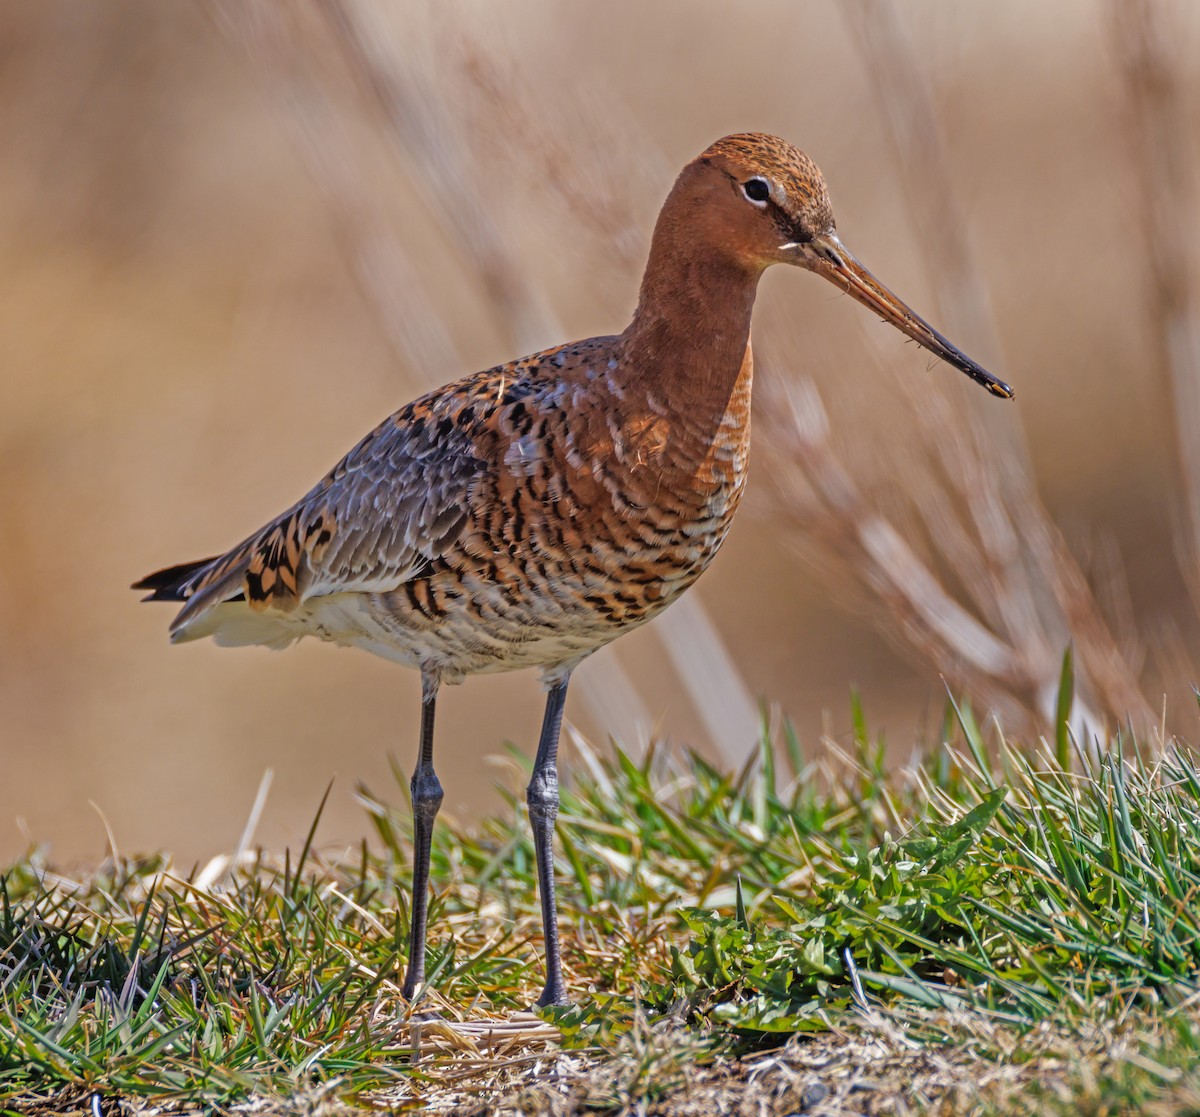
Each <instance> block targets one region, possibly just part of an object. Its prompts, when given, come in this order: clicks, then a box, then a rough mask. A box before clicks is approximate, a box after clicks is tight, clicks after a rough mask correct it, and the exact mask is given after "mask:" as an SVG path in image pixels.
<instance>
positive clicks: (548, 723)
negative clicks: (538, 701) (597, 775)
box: [526, 675, 570, 1007]
mask: <svg viewBox="0 0 1200 1117" xmlns="http://www.w3.org/2000/svg"><path fill="white" fill-rule="evenodd" d="M569 681H570V676H569V675H568V676H567V677H566V678H564V679H563V680H562V681H561V682H559V683H556V684H555V685H554V686H553V687H551V688H550V694H549V696H548V697H547V699H546V715H545V717H544V718H543V719H542V736H541V738H540V739H539V741H538V751H537V759H536V760H535V761H534V762H533V776H532V778H531V779H530V781H529V787H528V789H527V791H526V800H527V802H528V803H529V821H530V823H532V825H533V849H534V853H535V854H536V856H537V869H538V892H539V893H540V897H541V901H542V930H543V932H544V934H545V939H546V987H545V989H543V990H542V995H541V996H540V997H538V1001H537V1003H538V1006H539V1007H544V1006H546V1005H565V1004H568V1003H569V1002H568V1000H567V990H566V987H565V986H564V985H563V976H562V958H561V956H560V955H559V949H558V909H557V907H556V906H555V901H554V820H555V819H556V818H557V817H558V733H559V730H560V729H561V728H562V717H563V705H564V704H565V702H566V699H567V683H568V682H569Z"/></svg>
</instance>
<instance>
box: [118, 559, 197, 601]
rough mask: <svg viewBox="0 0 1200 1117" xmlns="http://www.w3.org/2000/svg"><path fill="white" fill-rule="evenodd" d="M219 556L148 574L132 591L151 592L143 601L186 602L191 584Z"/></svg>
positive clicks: (194, 560) (180, 564)
mask: <svg viewBox="0 0 1200 1117" xmlns="http://www.w3.org/2000/svg"><path fill="white" fill-rule="evenodd" d="M216 558H217V556H215V555H214V556H213V557H212V558H206V559H193V560H192V561H191V562H181V563H179V564H178V565H177V566H168V567H166V568H165V569H163V570H156V571H155V572H154V573H153V574H147V575H146V577H144V578H142V579H140V580H139V581H136V582H134V583H133V585H132V586H130V587H129V588H130V589H135V590H149V591H150V593H148V594H147V595H146V596H145V597H143V598H142V600H143V601H186V600H187V599H188V597H189V596H190V593H189V583H191V582H193V581H195V576H196V575H197V574H199V573H200V571H202V570H203V569H204V568H205V567H206V566H210V565H211V564H212V563H213V562H215V561H216Z"/></svg>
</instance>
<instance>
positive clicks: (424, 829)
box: [401, 682, 442, 1001]
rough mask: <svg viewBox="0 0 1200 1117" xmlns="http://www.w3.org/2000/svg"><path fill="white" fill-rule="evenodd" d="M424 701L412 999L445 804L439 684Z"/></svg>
mask: <svg viewBox="0 0 1200 1117" xmlns="http://www.w3.org/2000/svg"><path fill="white" fill-rule="evenodd" d="M423 694H424V701H423V702H422V704H421V755H420V756H419V757H418V758H417V767H416V770H415V771H414V772H413V778H412V783H411V784H410V785H409V786H410V787H411V788H412V807H413V893H412V934H411V936H410V937H409V943H408V972H407V973H406V974H405V975H404V987H403V989H402V990H401V992H402V993H403V994H404V999H405V1000H406V1001H411V1000H412V998H413V994H414V993H415V992H416V990H417V986H418V985H419V984H421V983H422V982H423V981H424V980H425V924H426V921H427V919H428V915H429V851H430V847H431V844H432V838H433V820H434V819H435V818H436V817H437V813H438V808H439V807H440V806H441V805H442V785H441V784H440V783H438V778H437V773H436V772H434V770H433V710H434V706H435V704H436V702H437V685H436V683H434V684H430V683H428V682H426V685H425V687H424V688H423Z"/></svg>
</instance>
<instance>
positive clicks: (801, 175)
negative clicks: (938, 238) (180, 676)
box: [133, 133, 1013, 1006]
mask: <svg viewBox="0 0 1200 1117" xmlns="http://www.w3.org/2000/svg"><path fill="white" fill-rule="evenodd" d="M775 264H790V265H793V266H796V267H800V268H804V269H806V270H808V271H811V272H815V273H816V274H817V275H820V276H823V277H824V278H825V279H827V280H829V281H831V282H832V283H833V284H834V285H835V286H837V287H838V288H840V289H841V290H842V291H844V292H845V293H846V294H848V295H850V296H851V297H852V298H854V299H856V300H857V301H858V302H860V303H862V304H863V305H865V306H866V307H867V308H869V309H870V310H872V311H874V312H875V313H876V314H877V315H878V316H879V317H880V318H882V319H883V320H884V321H886V322H889V323H891V324H892V325H893V326H895V327H897V328H898V329H899V330H901V331H902V332H903V333H905V334H907V335H908V337H910V338H911V339H913V340H914V341H916V342H917V343H918V344H919V345H921V346H923V347H924V348H925V349H927V350H928V351H929V352H930V353H932V354H934V355H936V356H937V357H939V358H941V359H942V360H943V361H945V362H946V363H948V364H949V365H951V366H953V367H954V368H957V369H959V370H960V371H961V372H963V373H965V374H966V375H967V376H968V377H970V378H971V379H972V380H974V381H976V382H977V383H979V384H981V385H982V386H983V387H984V388H986V389H987V390H988V391H989V392H991V393H992V394H993V395H995V396H998V397H1001V398H1005V399H1008V398H1011V397H1012V395H1013V390H1012V388H1011V387H1010V386H1009V385H1008V384H1006V383H1005V382H1004V381H1002V380H999V379H997V378H996V377H994V376H992V374H991V373H989V372H987V371H986V370H985V369H984V368H982V367H981V366H980V365H979V364H977V363H976V362H975V361H973V360H972V359H971V358H970V357H968V356H966V354H964V353H963V352H961V351H960V350H959V349H957V348H956V347H955V346H954V345H952V344H951V343H950V342H949V341H947V340H946V338H945V337H943V336H942V335H941V334H940V333H938V332H937V331H936V330H935V329H934V328H933V327H932V326H930V325H929V324H928V323H927V322H926V321H925V320H924V319H923V318H921V317H919V316H918V315H917V314H916V313H915V312H913V311H912V310H911V309H909V307H908V306H907V305H905V303H903V302H902V301H901V300H900V299H899V298H897V297H896V296H895V295H894V294H892V292H891V291H889V290H888V289H887V288H886V287H884V286H883V284H882V283H880V282H879V280H877V279H876V278H875V277H874V276H873V275H872V274H871V272H869V271H868V270H867V269H866V268H865V267H864V266H863V265H862V264H860V263H859V262H858V260H857V259H856V258H855V257H854V256H853V255H852V254H851V253H850V251H849V250H848V249H847V248H846V247H845V245H843V243H842V241H841V239H840V237H839V235H838V232H837V227H836V224H835V222H834V216H833V210H832V207H831V204H830V200H829V193H828V190H827V188H826V185H825V180H824V178H823V177H822V175H821V172H820V170H818V168H817V166H816V164H815V163H814V162H813V161H812V159H810V158H809V157H808V156H807V155H806V154H804V153H803V152H802V151H800V150H799V149H798V148H796V147H794V146H792V145H791V144H790V143H788V142H787V141H785V140H782V139H779V138H778V137H775V136H771V135H766V134H762V133H742V134H737V135H730V136H725V137H724V138H722V139H720V140H718V141H717V142H716V143H713V144H712V145H711V146H709V147H708V148H706V149H705V150H704V151H703V152H701V153H700V154H699V155H698V156H697V157H696V158H694V159H693V160H691V162H689V163H687V165H686V166H684V168H683V170H682V171H681V172H680V174H679V176H678V178H677V179H676V181H675V183H674V185H673V186H672V188H671V190H670V192H669V193H668V195H667V198H666V200H665V202H664V204H663V206H662V209H661V211H660V213H659V215H658V220H657V222H656V224H655V226H654V231H653V234H652V237H651V242H650V249H649V255H648V259H647V263H646V268H645V272H644V275H643V278H642V281H641V287H640V291H639V295H638V299H637V304H636V308H635V310H634V313H633V316H632V318H631V320H630V322H629V325H628V326H627V327H626V328H625V329H624V331H623V332H621V333H619V334H614V335H611V336H605V337H594V338H589V339H587V340H583V341H576V342H572V343H569V344H565V345H559V346H556V347H554V348H551V349H546V350H544V351H542V352H539V353H534V354H533V355H531V356H527V357H523V358H521V359H519V360H514V361H510V362H508V363H507V364H501V365H497V366H496V367H494V368H490V369H486V370H484V371H482V372H477V373H474V374H472V375H468V376H465V377H462V378H461V379H458V380H455V381H453V382H451V383H449V384H446V385H444V386H442V387H440V388H435V389H434V390H433V391H431V392H428V393H427V394H425V395H423V396H421V397H420V398H419V399H416V400H414V401H413V402H411V403H409V404H407V405H406V406H404V407H402V408H400V410H398V411H396V412H395V413H394V414H392V415H390V416H389V417H388V418H386V419H385V420H384V421H383V422H382V423H380V424H379V425H378V426H377V427H375V429H374V430H372V431H371V432H370V433H369V434H367V435H366V437H364V438H363V439H362V440H361V441H360V442H359V443H358V444H357V445H356V446H355V447H354V448H353V449H352V450H350V452H349V453H348V454H346V456H345V457H344V458H342V460H341V461H340V462H338V464H337V465H335V466H334V467H333V469H332V470H331V471H330V472H329V473H328V474H326V476H325V477H324V478H323V479H322V480H320V481H319V482H318V483H317V484H316V485H315V486H314V487H313V488H312V489H310V490H309V491H308V492H307V493H306V494H305V495H304V496H302V497H301V498H300V499H299V500H298V501H297V502H296V503H295V504H293V505H292V506H291V507H290V508H288V509H287V510H286V511H284V512H283V513H281V514H280V515H278V516H276V517H275V518H274V519H272V520H271V521H270V522H268V523H267V524H266V525H265V526H264V527H262V528H261V529H259V530H258V531H255V532H254V533H253V534H251V535H250V536H248V537H247V538H246V539H244V540H243V541H242V542H240V543H238V544H237V545H236V546H235V547H233V548H232V549H230V550H229V551H227V552H225V553H224V554H220V555H217V556H215V557H212V558H207V559H202V560H199V561H193V562H185V563H182V564H180V565H177V566H171V567H168V568H166V569H163V570H159V571H157V572H156V573H154V574H150V575H149V576H147V577H145V578H142V579H141V580H140V581H138V582H136V583H134V587H133V588H135V589H139V590H148V591H149V593H148V595H147V596H146V597H145V598H144V600H148V601H169V602H177V603H181V604H182V607H181V608H180V609H179V611H178V613H177V615H176V616H175V618H174V620H173V621H172V623H171V625H170V638H171V640H172V642H182V641H188V640H197V639H200V638H202V637H208V636H211V637H212V638H213V639H214V640H215V642H216V643H217V644H220V645H232V646H236V645H265V646H267V647H270V648H283V647H286V646H287V645H289V644H291V643H293V642H294V641H296V640H298V639H300V638H301V637H305V636H314V637H317V638H319V639H321V640H325V641H331V642H333V643H335V644H340V645H348V646H354V647H358V648H362V649H364V650H366V651H368V652H371V653H373V654H375V655H378V656H382V657H384V658H385V659H389V660H393V661H396V662H399V663H401V664H404V665H406V666H409V667H412V668H416V669H417V670H418V671H419V672H420V677H421V721H420V730H419V737H418V747H417V762H416V766H415V769H414V771H413V775H412V780H411V784H410V792H411V797H412V811H413V864H412V889H413V893H412V909H411V912H412V918H411V924H410V934H409V952H408V960H407V969H406V973H405V978H404V982H403V985H402V993H403V995H404V997H405V999H406V1000H407V1001H409V1002H412V1001H413V1000H414V998H415V997H416V996H417V994H418V991H419V990H420V989H421V988H422V987H423V986H424V983H425V943H426V932H427V921H428V919H427V916H428V891H429V864H430V849H431V841H432V833H433V826H434V819H435V817H436V816H437V814H438V810H439V808H440V806H441V804H442V800H443V790H442V786H441V783H440V781H439V780H438V776H437V773H436V771H435V768H434V731H433V730H434V712H435V708H436V703H437V696H438V693H439V689H440V687H441V686H442V685H443V684H450V683H458V682H461V681H463V680H464V679H465V678H466V676H468V675H473V674H477V673H484V672H498V671H513V670H517V669H521V668H537V669H539V670H540V672H541V681H542V684H543V686H544V688H545V690H546V692H547V693H546V704H545V712H544V715H543V720H542V728H541V733H540V736H539V739H538V745H537V753H536V757H535V759H534V763H533V769H532V775H531V778H530V781H529V785H528V788H527V789H526V801H527V804H528V811H529V818H530V823H531V827H532V832H533V840H534V847H535V854H536V862H537V879H538V894H539V901H540V907H541V917H542V929H543V940H544V951H545V985H544V988H543V990H542V992H541V995H540V997H539V998H538V1001H537V1005H538V1006H552V1005H565V1004H568V1003H569V999H568V993H567V988H566V985H565V982H564V977H563V968H562V956H561V949H560V943H559V934H558V918H557V907H556V903H555V888H554V853H553V842H554V828H555V821H556V818H557V814H558V806H559V790H558V764H557V757H558V739H559V733H560V729H561V725H562V719H563V710H564V704H565V701H566V695H567V686H568V683H569V682H570V679H571V677H572V674H573V672H574V671H575V669H576V668H577V667H579V665H580V664H581V663H582V662H583V661H584V660H585V659H587V657H588V656H590V655H591V654H592V653H593V652H595V651H596V650H597V649H599V648H601V647H603V646H604V645H606V644H608V643H609V642H610V641H612V640H614V639H616V638H617V637H618V636H621V635H623V634H624V633H626V632H629V631H631V630H633V629H635V628H637V627H639V626H640V625H643V624H645V623H646V622H647V621H649V620H651V619H652V618H653V617H655V616H656V615H657V614H659V613H661V612H662V611H663V610H664V609H665V608H666V607H667V606H668V605H670V604H671V602H672V601H674V600H675V599H676V598H677V597H678V596H679V595H680V594H681V593H683V592H684V590H686V589H687V588H688V587H689V586H690V585H692V583H693V582H695V580H696V579H697V578H698V577H699V576H700V574H701V573H703V571H704V570H705V568H706V567H707V566H708V565H709V564H710V563H711V562H712V559H713V557H714V556H715V555H716V553H717V550H718V549H719V548H720V546H721V543H722V542H723V541H724V539H725V537H726V534H727V532H728V531H729V527H730V523H731V521H732V519H733V516H734V513H735V511H736V510H737V507H738V503H739V501H740V500H741V497H742V493H743V491H744V488H745V485H746V475H747V473H746V467H747V457H748V452H749V446H750V400H751V384H752V379H753V357H752V354H751V346H750V320H751V313H752V311H753V308H754V300H755V292H756V288H757V285H758V282H759V277H760V276H761V275H762V274H763V272H764V271H765V270H766V269H767V268H768V267H771V266H772V265H775Z"/></svg>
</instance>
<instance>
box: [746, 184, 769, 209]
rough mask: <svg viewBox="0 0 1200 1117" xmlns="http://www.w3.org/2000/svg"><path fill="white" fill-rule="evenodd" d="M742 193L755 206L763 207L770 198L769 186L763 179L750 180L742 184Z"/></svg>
mask: <svg viewBox="0 0 1200 1117" xmlns="http://www.w3.org/2000/svg"><path fill="white" fill-rule="evenodd" d="M742 193H743V194H745V195H746V197H747V198H749V199H750V201H752V202H753V203H754V204H755V205H756V206H761V205H765V204H766V201H767V199H768V198H769V197H770V196H771V184H770V183H769V182H767V180H766V179H765V178H752V179H748V180H747V181H746V182H743V183H742Z"/></svg>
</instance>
